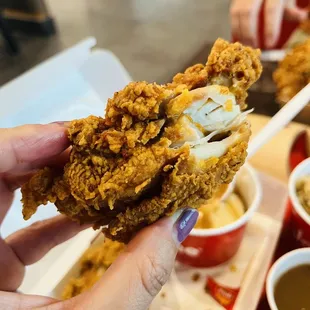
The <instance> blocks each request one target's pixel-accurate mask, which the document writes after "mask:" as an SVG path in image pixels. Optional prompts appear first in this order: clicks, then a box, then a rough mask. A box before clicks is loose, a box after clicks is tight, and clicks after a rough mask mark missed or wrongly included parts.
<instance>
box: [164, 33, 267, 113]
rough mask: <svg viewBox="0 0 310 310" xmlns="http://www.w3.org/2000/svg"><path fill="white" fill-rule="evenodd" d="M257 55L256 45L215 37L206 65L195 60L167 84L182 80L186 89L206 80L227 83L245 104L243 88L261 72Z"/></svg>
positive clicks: (245, 88)
mask: <svg viewBox="0 0 310 310" xmlns="http://www.w3.org/2000/svg"><path fill="white" fill-rule="evenodd" d="M259 57H260V50H259V49H252V48H251V47H247V46H243V45H242V44H240V43H238V42H236V43H233V44H231V43H229V42H227V41H225V40H223V39H218V40H216V42H215V44H214V46H213V48H212V51H211V53H210V55H209V57H208V61H207V63H206V65H205V66H204V65H202V64H198V65H195V66H192V67H190V68H188V69H187V70H186V71H185V72H184V73H178V74H177V75H176V76H175V77H174V78H173V82H172V84H170V87H172V88H173V87H180V85H182V84H185V85H186V87H187V88H188V89H189V90H190V89H194V88H198V87H202V86H204V85H206V84H211V85H212V84H216V85H223V86H228V87H229V90H230V91H231V92H232V93H233V94H234V95H235V96H236V99H237V101H238V103H239V105H240V106H241V107H242V108H245V107H246V104H245V99H246V97H247V90H248V89H249V87H250V86H251V85H252V84H253V83H254V82H255V81H256V80H257V79H258V78H259V76H260V75H261V73H262V65H261V63H260V60H259Z"/></svg>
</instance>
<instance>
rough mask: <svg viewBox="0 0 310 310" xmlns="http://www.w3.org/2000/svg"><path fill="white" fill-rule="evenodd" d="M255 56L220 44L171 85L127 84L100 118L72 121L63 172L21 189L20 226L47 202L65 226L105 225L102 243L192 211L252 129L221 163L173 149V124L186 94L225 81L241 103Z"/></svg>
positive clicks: (226, 173)
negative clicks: (203, 62) (62, 216)
mask: <svg viewBox="0 0 310 310" xmlns="http://www.w3.org/2000/svg"><path fill="white" fill-rule="evenodd" d="M238 57H239V58H238ZM258 57H259V53H258V52H257V51H253V50H251V49H250V48H245V47H242V46H241V45H240V44H229V43H227V42H225V41H223V40H218V41H217V42H216V44H215V47H214V49H213V50H212V52H211V55H210V56H209V60H208V63H207V65H206V66H203V65H198V66H194V67H192V68H189V69H188V70H186V72H185V73H184V74H181V75H177V76H176V77H175V79H174V81H173V83H171V84H169V85H161V86H159V85H157V84H155V83H153V84H147V83H146V82H134V83H130V84H129V85H127V86H126V87H125V89H124V90H122V91H120V92H118V93H116V94H115V95H114V97H113V98H112V99H110V100H109V102H108V106H107V111H106V117H105V118H101V117H96V116H89V117H87V118H85V119H81V120H75V121H72V122H71V124H70V127H69V129H68V136H69V140H70V141H71V146H72V150H71V154H70V160H69V162H68V163H67V164H66V165H65V167H64V169H63V171H56V172H55V171H54V170H52V169H50V168H45V170H42V171H40V172H38V174H36V175H35V176H34V177H33V178H32V179H31V180H30V182H28V183H27V184H25V185H24V186H23V188H22V192H23V198H22V201H23V214H24V217H25V219H27V218H29V217H30V216H31V215H32V214H33V213H34V212H35V211H36V208H37V207H38V205H40V204H46V203H47V202H48V201H51V202H54V203H55V205H56V207H57V208H58V210H59V211H60V212H61V213H64V214H66V215H67V216H69V217H70V218H71V219H73V220H76V221H78V222H80V223H93V224H94V225H95V226H96V227H100V226H103V225H108V227H107V229H106V234H107V235H108V236H110V237H111V238H112V239H114V240H120V241H128V240H129V239H130V238H131V236H132V234H134V233H135V232H136V231H138V230H139V229H140V228H142V227H144V226H146V225H148V224H150V223H153V222H154V221H156V220H157V219H159V218H161V217H163V216H165V215H171V214H173V213H174V212H175V210H177V209H179V208H184V207H188V206H191V207H198V206H199V205H200V204H201V203H202V202H204V201H205V200H206V199H209V198H210V197H211V196H212V194H213V192H214V191H215V190H216V188H217V186H219V185H221V184H222V183H226V182H230V181H231V179H232V177H233V175H234V174H235V172H236V171H237V170H238V169H239V168H240V166H241V165H242V164H243V162H244V159H245V157H246V147H247V143H248V139H249V136H250V130H249V128H248V127H247V125H246V127H245V129H244V131H245V132H246V134H245V135H244V139H242V140H240V141H238V143H236V144H235V145H234V146H233V148H231V149H230V150H229V151H228V152H227V153H226V154H225V155H224V156H221V157H220V158H209V159H207V160H198V159H196V158H195V157H194V156H193V155H191V152H190V148H189V146H188V145H185V146H181V147H179V148H175V146H174V145H173V143H174V142H176V141H177V140H178V139H179V138H180V137H181V136H182V135H185V132H182V130H180V132H179V135H178V132H177V131H178V130H179V129H180V128H179V127H180V125H178V123H177V122H175V121H176V120H178V119H180V117H179V116H180V115H181V114H182V112H183V111H184V110H185V109H186V108H187V107H188V105H189V104H190V103H191V102H192V100H196V99H197V98H195V99H194V98H193V96H197V94H198V95H199V91H195V92H194V95H193V94H190V93H189V90H190V89H192V88H196V87H198V86H205V85H206V84H209V83H211V82H212V83H213V82H214V81H215V80H216V81H219V80H223V77H224V78H226V77H228V78H229V79H230V80H231V85H230V89H232V88H233V89H234V91H235V93H236V94H239V93H240V94H241V91H243V93H244V94H245V95H243V96H244V97H245V96H246V89H247V88H248V87H249V86H250V84H251V83H253V82H254V81H255V78H258V75H259V73H260V67H259V65H258V63H259V62H258V61H259V60H258ZM257 62H258V63H257ZM229 70H232V72H230V71H229ZM240 70H244V71H242V72H243V76H242V78H239V79H237V78H236V77H235V76H238V74H239V73H238V72H239V71H240ZM206 77H207V79H205V78H206ZM202 81H203V85H202V84H200V83H202ZM214 83H215V82H214ZM225 89H226V88H225ZM227 92H228V89H227ZM238 92H239V93H238ZM195 94H196V95H195ZM177 95H178V96H177ZM176 96H177V97H176ZM175 97H176V98H175ZM241 97H242V96H241V95H240V96H239V100H241V99H240V98H241ZM240 102H242V100H241V101H240ZM179 124H180V123H179ZM178 126H179V127H178ZM41 182H42V184H41Z"/></svg>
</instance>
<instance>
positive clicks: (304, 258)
mask: <svg viewBox="0 0 310 310" xmlns="http://www.w3.org/2000/svg"><path fill="white" fill-rule="evenodd" d="M266 291H267V299H268V303H269V307H270V309H271V310H294V309H298V310H302V309H304V310H308V309H310V248H303V249H297V250H294V251H292V252H289V253H287V254H285V255H284V256H282V257H281V258H279V259H278V260H277V261H276V262H275V263H274V264H273V266H272V267H271V269H270V271H269V273H268V276H267V285H266Z"/></svg>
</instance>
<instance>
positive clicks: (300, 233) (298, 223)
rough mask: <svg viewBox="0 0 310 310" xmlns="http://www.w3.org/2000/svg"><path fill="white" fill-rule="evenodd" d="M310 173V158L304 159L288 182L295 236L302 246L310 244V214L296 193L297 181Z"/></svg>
mask: <svg viewBox="0 0 310 310" xmlns="http://www.w3.org/2000/svg"><path fill="white" fill-rule="evenodd" d="M305 175H310V158H308V159H306V160H304V161H302V162H301V163H300V164H299V165H298V166H297V167H296V168H295V169H294V170H293V172H292V173H291V175H290V178H289V183H288V188H289V196H290V201H291V204H292V217H291V225H292V230H293V234H294V236H295V238H296V239H297V241H298V242H299V243H300V244H301V245H302V246H307V247H308V246H310V215H309V214H308V213H307V212H306V211H305V209H304V208H303V207H302V205H301V204H300V202H299V199H298V197H297V194H296V181H297V180H298V179H299V178H301V177H302V176H305Z"/></svg>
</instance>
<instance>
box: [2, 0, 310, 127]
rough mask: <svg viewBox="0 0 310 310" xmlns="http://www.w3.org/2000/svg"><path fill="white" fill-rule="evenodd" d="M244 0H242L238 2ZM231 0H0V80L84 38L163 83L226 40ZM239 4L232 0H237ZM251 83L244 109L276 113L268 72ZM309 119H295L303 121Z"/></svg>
mask: <svg viewBox="0 0 310 310" xmlns="http://www.w3.org/2000/svg"><path fill="white" fill-rule="evenodd" d="M239 2H240V3H241V4H242V0H239V1H238V3H239ZM231 3H232V2H231V1H230V0H217V1H208V0H191V1H188V0H113V1H111V0H91V1H89V0H66V1H63V0H0V30H1V32H2V36H1V37H0V40H1V41H0V86H1V85H4V84H5V83H7V82H8V81H10V80H12V79H14V78H15V77H17V76H18V75H20V74H22V73H23V72H25V71H27V70H29V69H30V68H32V67H33V66H35V65H37V64H39V63H40V62H42V61H44V60H45V59H47V58H49V57H51V56H53V55H55V54H57V53H59V52H60V51H62V50H64V49H66V48H68V47H71V46H73V45H74V44H76V43H77V42H79V41H81V40H83V39H84V38H86V37H88V36H94V37H96V39H97V46H98V47H100V48H105V49H108V50H110V51H112V52H113V53H114V54H115V55H116V56H117V57H118V58H119V59H120V61H121V62H122V64H123V65H124V66H125V68H126V69H127V71H128V72H129V74H130V75H131V77H132V78H133V79H134V80H146V81H156V82H158V83H166V82H168V81H170V80H171V78H172V77H173V76H174V74H175V73H177V72H180V71H183V70H184V69H185V68H187V67H188V66H190V65H193V64H195V63H201V62H205V61H206V59H207V56H208V54H209V51H210V49H211V47H212V44H213V43H214V41H215V40H216V39H217V38H218V37H222V38H224V39H228V40H230V39H231V33H232V32H231V29H230V13H229V12H230V11H229V8H230V4H231ZM236 3H237V2H236ZM276 67H277V63H276V62H265V63H264V72H263V75H262V77H261V79H260V80H259V82H258V83H256V84H255V85H254V88H252V89H251V91H250V94H249V99H248V104H249V107H250V108H252V107H254V108H255V113H258V114H264V115H268V116H272V115H274V114H275V113H276V112H277V111H278V110H279V108H280V107H281V106H279V104H277V103H276V98H275V92H276V87H275V85H274V82H273V80H272V73H273V71H274V70H275V69H276ZM307 119H308V114H307V117H306V118H305V117H304V118H303V119H299V120H300V121H301V122H304V123H308V124H309V120H308V121H307Z"/></svg>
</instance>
